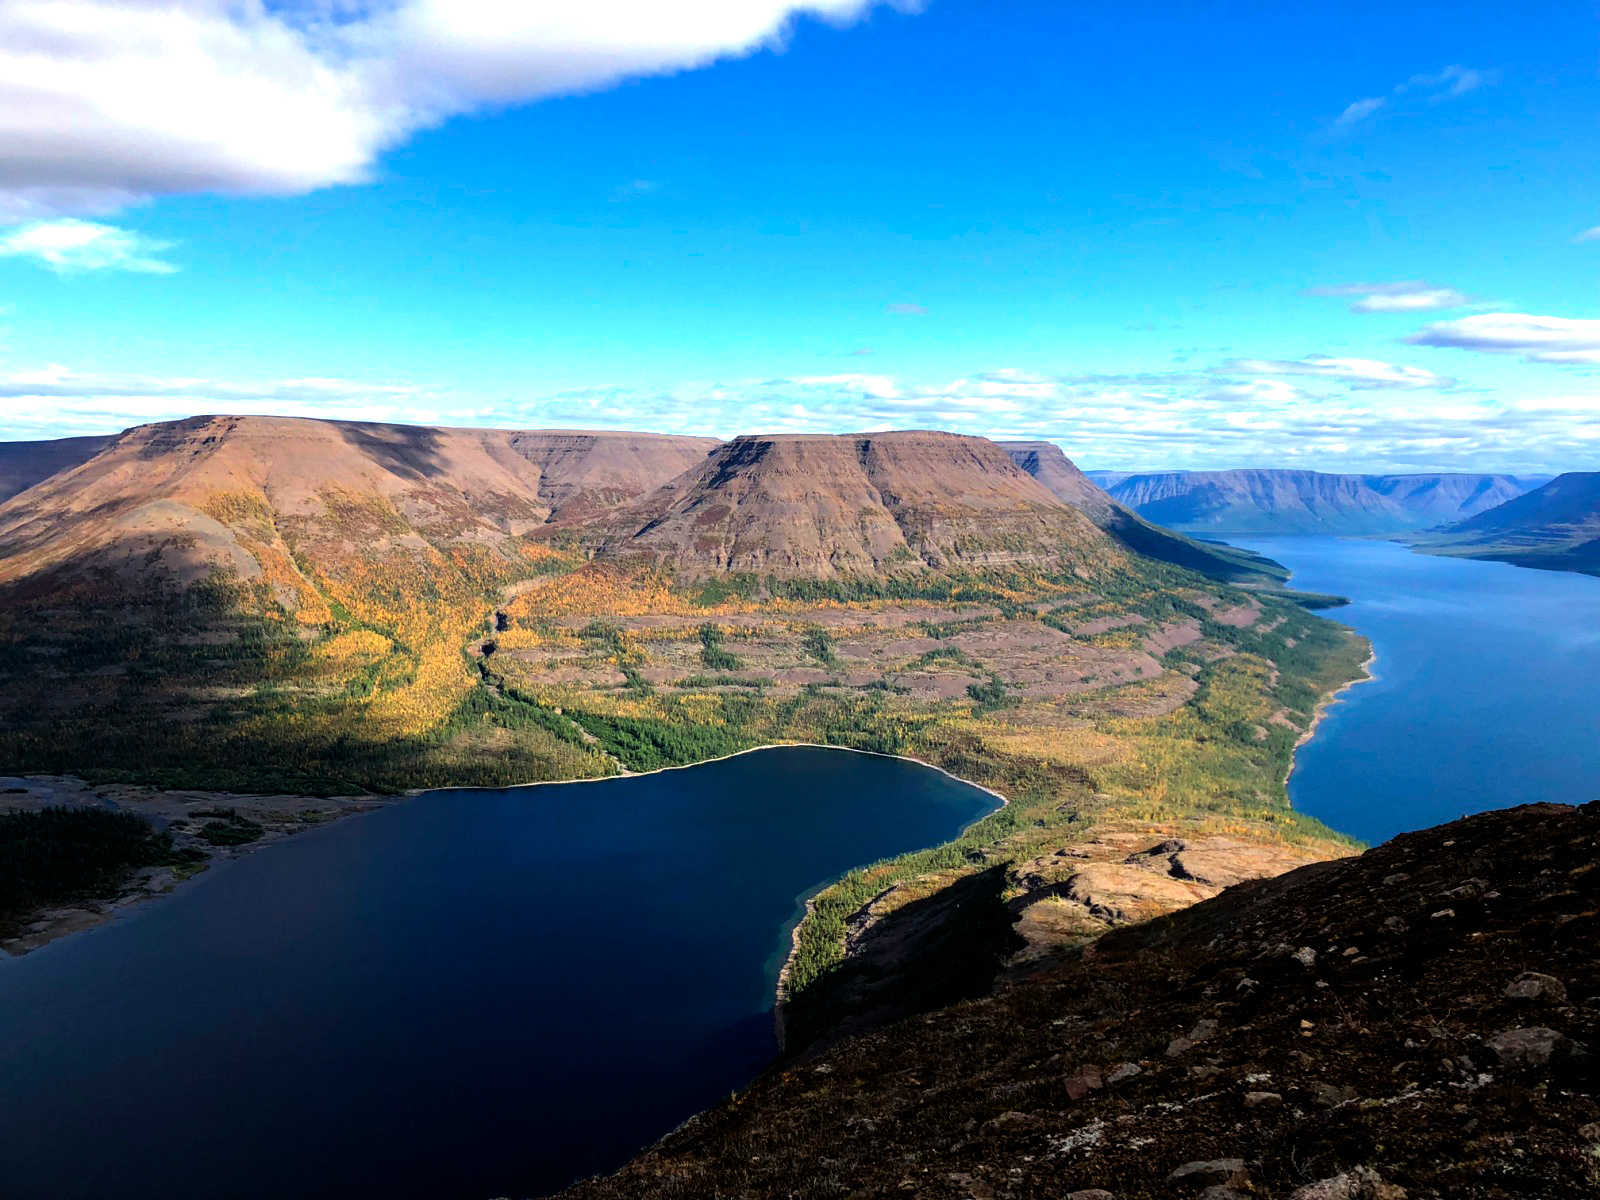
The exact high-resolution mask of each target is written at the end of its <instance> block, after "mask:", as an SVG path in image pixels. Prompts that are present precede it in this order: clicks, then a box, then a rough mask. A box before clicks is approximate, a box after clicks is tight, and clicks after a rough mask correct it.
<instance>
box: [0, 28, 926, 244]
mask: <svg viewBox="0 0 1600 1200" xmlns="http://www.w3.org/2000/svg"><path fill="white" fill-rule="evenodd" d="M884 3H887V4H889V5H891V6H893V7H897V8H900V9H902V10H906V11H910V10H913V9H915V8H916V7H918V4H919V0H737V2H730V0H675V2H673V3H670V4H668V3H662V2H661V0H607V2H605V3H598V4H566V5H562V4H551V3H522V4H508V3H505V0H296V2H292V3H279V4H271V3H262V2H261V0H245V2H241V3H232V2H224V0H164V2H163V3H130V2H129V0H5V3H3V4H0V79H3V80H5V88H6V101H5V111H6V120H5V127H6V137H5V138H4V140H3V142H0V181H3V182H0V219H6V220H10V221H19V220H24V219H28V218H30V217H40V216H51V215H60V214H63V213H70V214H76V215H83V214H85V213H89V214H101V213H106V212H111V211H115V210H116V209H118V208H120V207H122V206H124V205H126V204H128V203H130V202H132V201H134V200H137V199H139V198H142V197H151V196H159V195H164V194H171V193H184V192H196V191H226V192H242V193H254V194H268V195H271V194H280V195H281V194H297V193H301V192H306V191H310V190H312V189H315V188H320V187H327V186H329V185H333V184H342V183H353V182H358V181H360V180H363V179H365V178H367V177H368V175H369V173H370V171H371V169H372V164H373V163H374V161H375V160H376V158H377V157H378V155H379V154H381V153H382V152H383V151H385V150H387V149H389V148H390V147H392V146H394V145H397V144H399V143H400V142H402V141H404V140H405V139H407V138H408V137H410V136H411V135H412V134H414V133H416V132H417V131H418V130H421V129H425V128H428V127H431V126H434V125H438V124H439V123H441V122H443V121H445V120H447V119H449V118H450V117H453V116H457V115H460V114H463V113H470V112H474V111H477V110H480V109H484V108H490V107H499V106H504V105H509V104H517V103H521V102H525V101H530V100H537V99H539V98H541V97H547V96H557V95H571V94H574V93H578V92H585V91H592V90H594V89H597V88H603V87H608V86H611V85H613V84H615V83H617V82H619V81H622V80H626V79H635V78H640V77H644V76H650V75H661V74H668V73H671V72H673V71H681V70H690V69H694V68H697V67H703V66H706V65H707V64H710V63H712V62H715V61H716V60H718V59H721V58H725V57H729V56H737V55H744V54H750V53H753V52H755V51H757V50H760V49H762V48H763V47H772V46H777V45H781V43H782V42H783V40H784V38H785V36H786V35H787V33H788V31H789V30H790V28H791V27H792V25H793V22H794V21H795V20H797V19H798V18H799V17H801V16H802V15H810V16H814V17H818V18H822V19H825V20H828V21H832V22H834V23H836V24H843V23H846V22H849V21H853V20H856V19H858V18H860V17H862V16H864V15H865V14H866V13H868V12H869V11H871V10H872V9H873V8H875V7H878V6H880V5H881V4H884ZM130 97H137V103H130V101H129V98H130Z"/></svg>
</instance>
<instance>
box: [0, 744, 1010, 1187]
mask: <svg viewBox="0 0 1600 1200" xmlns="http://www.w3.org/2000/svg"><path fill="white" fill-rule="evenodd" d="M993 805H994V799H993V797H991V796H989V795H988V794H986V793H984V792H981V791H979V790H978V789H977V788H974V787H971V786H969V785H967V784H963V783H960V782H958V781H956V780H953V779H950V778H948V777H946V776H944V775H941V774H939V773H937V772H935V771H932V770H929V769H927V768H923V767H919V766H917V765H915V764H913V763H908V762H904V761H901V760H897V759H888V758H880V757H872V756H867V755H858V754H850V753H847V752H844V751H834V750H816V749H807V748H787V749H782V750H769V751H761V752H758V753H755V754H749V755H744V756H741V757H739V758H734V759H729V760H727V761H725V762H720V763H711V764H707V765H705V766H701V767H695V768H692V769H690V770H685V771H671V772H666V773H663V774H659V775H651V776H645V777H641V778H634V779H625V780H615V781H608V782H602V783H589V784H576V785H573V784H567V785H560V786H549V787H539V788H525V789H520V790H511V791H484V792H477V791H472V792H448V793H433V794H429V795H425V796H421V797H419V798H417V799H416V800H414V801H410V802H407V803H405V804H400V805H396V806H394V807H391V808H387V809H384V810H382V811H379V812H375V813H372V814H370V815H367V816H362V817H356V818H353V819H351V820H348V821H345V822H342V823H339V824H336V825H332V826H329V827H327V828H324V829H319V830H315V831H312V832H309V833H305V834H301V835H299V836H297V837H295V838H293V839H291V840H289V841H287V842H285V843H283V844H281V845H278V846H274V847H271V848H270V849H267V850H264V851H262V852H261V853H258V854H255V855H252V856H250V857H248V858H245V859H243V860H241V861H239V862H236V863H232V864H229V865H227V866H226V867H224V868H222V869H220V870H217V871H214V872H211V873H209V874H207V875H204V876H201V877H200V878H199V879H198V880H197V881H195V883H194V884H192V885H190V886H188V887H187V888H185V889H184V890H182V891H181V892H180V893H179V894H178V895H176V896H174V897H173V898H171V899H170V900H167V901H165V902H162V903H160V904H156V905H153V906H150V907H147V908H145V909H143V910H140V911H137V912H135V913H134V914H133V915H132V916H130V917H128V918H126V919H124V920H121V921H119V922H116V923H114V924H112V925H109V926H106V927H103V928H101V929H98V930H94V931H92V932H90V933H87V934H83V935H80V936H77V937H72V938H68V939H66V940H64V941H62V942H59V943H56V944H54V945H51V946H47V947H45V948H44V949H42V950H39V951H36V952H34V953H33V954H29V955H26V956H24V957H21V958H17V959H13V960H9V961H0V1198H3V1200H191V1198H193V1200H202V1198H203V1200H230V1198H237V1200H258V1198H259V1200H268V1198H270V1200H284V1198H285V1197H291V1196H292V1197H296V1198H297V1200H318V1198H323V1197H327V1198H332V1197H340V1198H341V1200H349V1198H351V1197H369V1196H370V1197H376V1196H382V1197H385V1200H400V1198H405V1197H428V1198H429V1200H453V1198H457V1197H459V1198H471V1200H486V1198H487V1197H491V1196H508V1195H509V1196H527V1195H532V1194H538V1193H541V1192H545V1191H550V1190H553V1189H556V1188H559V1187H561V1186H562V1185H564V1184H566V1183H568V1182H570V1181H571V1180H572V1179H574V1178H577V1177H580V1176H583V1175H588V1174H592V1173H594V1172H597V1171H602V1170H607V1169H611V1168H614V1167H616V1166H618V1165H620V1163H621V1162H622V1161H624V1160H625V1159H627V1158H628V1157H629V1156H630V1155H631V1154H632V1153H633V1152H634V1151H635V1150H637V1149H638V1148H639V1147H640V1146H642V1145H644V1144H646V1143H648V1142H649V1141H652V1140H654V1139H655V1138H656V1137H658V1136H660V1135H662V1134H664V1133H666V1132H667V1131H668V1130H670V1129H671V1128H673V1127H674V1126H675V1125H676V1124H677V1123H679V1122H680V1121H682V1120H683V1119H684V1118H686V1117H688V1116H689V1115H690V1114H692V1113H694V1112H696V1111H698V1110H699V1109H701V1108H704V1107H705V1106H706V1105H707V1104H709V1103H711V1102H714V1101H715V1100H717V1099H719V1098H721V1097H723V1096H726V1095H727V1094H728V1092H729V1091H731V1090H733V1089H735V1088H738V1087H741V1086H743V1085H744V1084H745V1083H747V1082H749V1080H750V1079H751V1078H752V1076H754V1075H755V1074H756V1073H757V1072H758V1071H759V1070H760V1069H761V1068H762V1067H763V1066H764V1065H765V1064H766V1063H767V1062H768V1061H769V1060H770V1059H771V1057H772V1055H773V1053H774V1052H775V1046H774V1043H773V1037H772V1019H771V1004H772V991H773V986H774V981H775V975H776V969H777V966H778V962H779V960H780V959H781V956H782V953H783V952H784V951H785V950H786V949H787V937H786V930H787V927H788V925H789V923H790V922H791V921H792V920H793V918H794V916H795V915H796V906H797V899H798V897H800V896H801V895H803V894H805V893H807V892H809V891H811V890H813V889H814V888H815V887H816V886H817V885H818V884H820V883H822V882H823V881H825V880H827V879H830V878H832V877H834V876H836V875H838V874H841V873H842V872H844V871H845V870H847V869H849V868H850V867H852V866H855V865H859V864H861V863H865V862H870V861H872V860H874V859H877V858H880V857H884V856H887V855H890V854H895V853H900V852H903V851H907V850H914V849H919V848H921V847H924V846H929V845H934V844H937V843H940V842H944V841H947V840H949V839H950V838H951V837H953V836H954V835H955V834H956V833H957V832H958V831H959V830H960V829H961V828H962V827H963V826H965V825H966V824H968V823H969V822H971V821H972V820H974V819H976V818H977V817H979V816H981V815H982V814H983V813H985V812H987V811H989V810H990V809H991V808H992V807H993Z"/></svg>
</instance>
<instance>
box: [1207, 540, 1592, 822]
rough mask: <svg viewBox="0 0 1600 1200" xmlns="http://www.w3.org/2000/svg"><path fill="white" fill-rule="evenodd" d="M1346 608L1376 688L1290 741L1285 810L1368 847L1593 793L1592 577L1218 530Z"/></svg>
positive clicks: (1359, 690)
mask: <svg viewBox="0 0 1600 1200" xmlns="http://www.w3.org/2000/svg"><path fill="white" fill-rule="evenodd" d="M1228 540H1229V541H1231V542H1233V543H1234V544H1235V545H1238V546H1244V547H1246V548H1248V549H1251V550H1256V551H1259V552H1260V553H1262V554H1266V555H1269V556H1270V557H1272V558H1275V559H1277V560H1278V561H1279V562H1281V563H1283V564H1284V565H1285V566H1287V567H1289V568H1290V569H1292V570H1293V571H1294V578H1293V580H1292V581H1291V583H1292V586H1294V587H1297V588H1302V589H1304V590H1306V591H1312V592H1336V593H1338V594H1339V595H1343V596H1348V597H1350V599H1351V600H1352V601H1353V603H1352V604H1350V606H1349V607H1347V608H1339V609H1333V610H1331V611H1329V612H1328V613H1327V614H1326V615H1327V616H1330V617H1332V618H1333V619H1335V620H1338V621H1343V622H1344V623H1345V624H1347V625H1350V626H1353V627H1354V628H1355V629H1357V630H1359V631H1360V632H1362V633H1364V634H1366V635H1367V636H1368V637H1369V638H1371V639H1372V642H1373V645H1374V647H1375V649H1376V651H1377V655H1378V660H1377V663H1376V664H1375V665H1374V667H1373V670H1374V671H1375V673H1376V674H1377V680H1376V681H1375V682H1372V683H1364V684H1362V685H1360V686H1359V687H1356V688H1354V689H1352V690H1351V691H1349V692H1347V693H1345V696H1344V698H1343V699H1342V700H1341V702H1340V703H1339V704H1337V705H1336V706H1335V707H1334V708H1333V709H1332V710H1331V711H1330V712H1329V714H1328V717H1327V719H1326V720H1325V721H1324V722H1323V724H1322V725H1321V726H1320V727H1319V728H1318V730H1317V735H1316V737H1315V738H1313V739H1312V740H1311V741H1310V742H1309V743H1307V744H1306V745H1305V746H1302V747H1301V749H1300V752H1299V754H1298V756H1297V757H1296V759H1295V770H1294V774H1293V775H1292V776H1291V777H1290V780H1289V795H1290V798H1291V799H1292V800H1293V802H1294V805H1295V807H1296V808H1298V809H1300V810H1302V811H1304V812H1308V813H1311V814H1312V815H1314V816H1316V817H1319V818H1321V819H1322V820H1323V821H1325V822H1327V823H1328V824H1329V825H1332V826H1333V827H1334V828H1335V829H1340V830H1343V831H1344V832H1346V833H1350V834H1354V835H1355V836H1356V837H1359V838H1363V839H1365V840H1366V841H1369V842H1381V841H1384V840H1385V839H1387V838H1390V837H1392V836H1394V835H1395V834H1396V833H1400V832H1403V831H1405V830H1410V829H1421V828H1423V827H1425V826H1428V825H1437V824H1439V823H1440V822H1443V821H1453V820H1455V819H1456V818H1458V817H1461V816H1465V815H1467V814H1469V813H1477V812H1484V811H1486V810H1488V809H1491V808H1505V807H1508V806H1510V805H1514V804H1528V803H1533V802H1535V801H1541V800H1556V801H1560V802H1561V803H1564V804H1581V803H1585V802H1587V801H1590V800H1594V799H1597V798H1600V579H1596V578H1594V577H1592V576H1587V575H1573V574H1567V573H1564V572H1557V571H1531V570H1527V569H1525V568H1522V567H1513V566H1509V565H1507V564H1505V563H1489V562H1470V561H1467V560H1465V559H1455V558H1437V557H1434V556H1431V555H1426V554H1415V553H1413V552H1412V551H1411V550H1409V549H1407V548H1406V547H1404V546H1400V545H1397V544H1395V543H1392V542H1379V541H1358V540H1353V539H1340V538H1329V537H1233V538H1229V539H1228Z"/></svg>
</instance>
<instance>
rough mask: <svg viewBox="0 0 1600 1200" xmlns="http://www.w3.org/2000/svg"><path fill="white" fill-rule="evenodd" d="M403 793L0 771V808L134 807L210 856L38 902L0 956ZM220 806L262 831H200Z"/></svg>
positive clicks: (93, 922) (106, 918) (125, 909)
mask: <svg viewBox="0 0 1600 1200" xmlns="http://www.w3.org/2000/svg"><path fill="white" fill-rule="evenodd" d="M401 799H403V797H400V796H380V795H355V796H334V797H323V796H299V795H288V794H281V795H256V794H238V793H233V792H215V791H197V790H189V789H180V790H163V789H160V788H153V787H145V786H141V785H137V784H124V783H115V784H94V783H89V782H87V781H85V780H83V779H79V778H78V777H76V776H72V775H7V776H0V811H5V810H7V809H16V810H21V811H25V812H37V811H39V810H41V809H45V808H55V807H61V808H87V809H101V810H104V811H108V812H130V813H136V814H137V815H139V816H141V817H144V818H145V819H146V820H148V821H150V822H151V823H152V824H153V825H155V826H156V828H158V829H163V830H166V831H168V832H170V833H171V834H172V835H173V843H174V847H175V848H176V849H180V850H181V849H186V848H192V849H197V850H200V851H202V852H203V853H205V854H206V855H207V858H206V859H205V861H203V862H197V863H193V864H181V865H173V866H161V867H146V868H143V869H141V870H138V871H135V872H134V873H133V874H132V876H130V877H129V879H128V880H127V882H126V883H125V884H124V885H123V887H122V888H121V890H120V892H119V893H118V894H117V895H116V896H114V897H110V898H106V899H96V900H82V901H73V902H71V903H66V904H53V905H49V906H46V907H44V908H41V909H37V910H35V911H34V912H33V913H32V914H31V915H30V917H29V919H28V920H27V923H26V924H25V925H24V926H23V929H22V932H21V933H20V934H19V935H18V936H16V937H13V938H9V939H6V940H4V941H0V952H3V955H0V957H3V956H11V957H16V956H19V955H23V954H26V953H28V952H29V951H31V950H37V949H38V948H39V947H41V946H45V945H48V944H50V943H51V942H54V941H57V940H59V939H61V938H63V937H67V936H69V935H71V934H75V933H82V932H85V931H86V930H90V929H95V928H97V927H99V926H101V925H104V924H106V923H107V922H110V921H114V920H116V919H117V918H118V917H121V916H124V915H126V914H127V913H129V912H131V911H133V910H134V909H137V908H141V907H143V906H144V905H146V904H148V903H150V902H151V901H154V900H160V899H162V898H164V897H166V896H170V895H172V894H173V893H174V891H175V890H176V889H177V888H178V887H180V886H181V885H182V884H183V883H185V882H186V881H188V880H189V879H191V878H193V877H195V876H197V875H200V874H203V873H204V872H205V871H207V870H209V869H211V868H212V867H216V866H220V865H222V864H224V863H227V862H231V861H232V860H234V859H236V858H240V857H242V856H243V855H246V854H253V853H255V852H256V851H258V850H261V849H264V848H266V847H268V846H272V845H275V844H277V843H278V842H280V841H282V840H283V839H284V838H286V837H291V836H293V835H294V834H296V833H302V832H304V831H305V830H308V829H315V828H317V827H318V826H321V825H326V824H328V823H329V822H332V821H339V820H343V819H344V818H346V817H352V816H357V815H359V814H361V813H366V812H371V811H373V810H374V809H377V808H382V807H384V806H385V805H389V804H394V803H396V802H398V801H399V800H401ZM220 809H232V810H233V811H235V812H237V813H238V814H239V815H240V816H241V817H244V818H246V819H247V820H250V821H253V822H255V823H256V824H257V825H259V826H261V835H260V837H258V838H256V839H255V840H254V841H250V842H245V843H243V844H242V845H237V846H217V845H212V844H210V843H208V842H207V841H205V840H204V839H203V838H201V837H200V836H198V831H199V829H200V828H201V827H202V826H203V825H204V824H205V822H206V821H207V820H208V818H207V817H205V816H203V815H198V814H202V813H205V812H214V811H217V810H220Z"/></svg>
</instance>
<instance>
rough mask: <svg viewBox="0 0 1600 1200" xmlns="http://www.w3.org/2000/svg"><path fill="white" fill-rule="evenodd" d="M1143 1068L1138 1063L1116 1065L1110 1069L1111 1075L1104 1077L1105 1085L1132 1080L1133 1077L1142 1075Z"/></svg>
mask: <svg viewBox="0 0 1600 1200" xmlns="http://www.w3.org/2000/svg"><path fill="white" fill-rule="evenodd" d="M1143 1074H1144V1068H1143V1067H1141V1066H1140V1065H1139V1064H1138V1063H1131V1062H1125V1063H1118V1064H1117V1065H1116V1066H1114V1067H1112V1068H1111V1074H1109V1075H1107V1076H1106V1082H1107V1083H1121V1082H1122V1081H1123V1080H1124V1079H1132V1078H1133V1077H1134V1076H1135V1075H1143Z"/></svg>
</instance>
